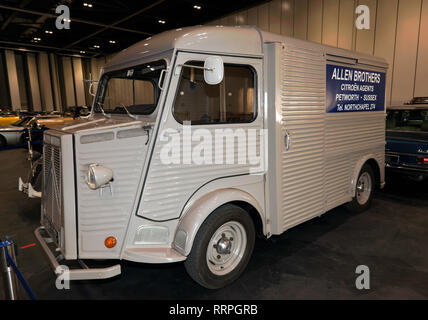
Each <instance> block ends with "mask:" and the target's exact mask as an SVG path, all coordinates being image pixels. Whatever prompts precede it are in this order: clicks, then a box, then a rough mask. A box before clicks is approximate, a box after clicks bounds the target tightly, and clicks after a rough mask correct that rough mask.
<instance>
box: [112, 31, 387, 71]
mask: <svg viewBox="0 0 428 320" xmlns="http://www.w3.org/2000/svg"><path fill="white" fill-rule="evenodd" d="M269 42H279V43H284V42H288V43H296V44H300V45H301V46H304V47H312V48H316V47H318V48H322V49H324V50H325V52H326V54H329V55H332V56H339V57H340V56H344V57H347V58H351V59H360V60H363V61H365V62H366V63H368V64H372V65H378V66H381V67H387V64H386V62H385V60H384V59H381V58H376V57H374V56H371V55H366V54H361V53H356V52H353V51H349V50H344V49H339V48H336V47H331V46H326V45H322V44H319V43H315V42H310V41H305V40H299V39H295V38H289V37H285V36H282V35H279V34H274V33H270V32H265V31H261V30H260V29H259V28H257V27H254V26H235V27H226V26H195V27H186V28H179V29H175V30H170V31H165V32H162V33H160V34H157V35H155V36H153V37H149V38H147V39H145V40H142V41H140V42H137V43H136V44H134V45H132V46H130V47H128V48H126V49H124V50H122V51H120V52H119V53H117V54H116V55H115V56H114V57H113V58H112V59H111V60H110V61H109V62H108V63H107V65H106V69H109V68H110V67H113V68H114V67H116V66H119V65H122V64H126V63H129V62H131V61H138V60H140V59H144V58H146V57H149V56H153V55H157V54H160V53H163V52H166V51H169V50H172V49H178V50H187V51H203V52H212V53H218V54H239V55H248V56H257V55H259V56H260V55H262V54H263V43H269Z"/></svg>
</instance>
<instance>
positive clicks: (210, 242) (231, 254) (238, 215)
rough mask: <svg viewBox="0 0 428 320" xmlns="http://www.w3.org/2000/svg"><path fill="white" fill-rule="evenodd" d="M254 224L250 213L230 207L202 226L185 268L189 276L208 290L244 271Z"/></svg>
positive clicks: (226, 283) (236, 276)
mask: <svg viewBox="0 0 428 320" xmlns="http://www.w3.org/2000/svg"><path fill="white" fill-rule="evenodd" d="M254 239H255V230H254V224H253V221H252V219H251V217H250V216H249V215H248V213H247V212H246V211H245V210H244V209H242V208H240V207H238V206H235V205H232V204H227V205H224V206H222V207H220V208H218V209H216V210H215V211H214V212H213V213H212V214H211V215H210V216H209V217H208V218H207V219H206V220H205V222H204V223H203V224H202V226H201V227H200V229H199V231H198V233H197V235H196V237H195V240H194V242H193V247H192V251H191V252H190V254H189V256H188V257H187V260H186V261H185V263H184V265H185V267H186V270H187V272H188V273H189V275H190V276H191V277H192V278H193V280H195V281H196V282H198V283H199V284H200V285H202V286H204V287H206V288H209V289H218V288H222V287H224V286H226V285H228V284H230V283H232V282H233V281H235V280H236V279H237V278H238V277H239V276H240V275H241V274H242V272H243V271H244V269H245V267H246V266H247V264H248V261H249V260H250V257H251V254H252V252H253V248H254Z"/></svg>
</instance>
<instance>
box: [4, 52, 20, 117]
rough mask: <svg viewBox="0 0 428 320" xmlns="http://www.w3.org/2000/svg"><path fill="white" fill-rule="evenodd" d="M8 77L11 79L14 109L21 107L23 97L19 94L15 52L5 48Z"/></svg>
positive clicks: (11, 99)
mask: <svg viewBox="0 0 428 320" xmlns="http://www.w3.org/2000/svg"><path fill="white" fill-rule="evenodd" d="M4 53H5V58H6V68H7V77H8V81H9V90H10V103H11V105H12V109H13V110H19V109H21V98H20V96H19V85H18V73H17V71H16V61H15V53H14V52H13V51H12V50H5V51H4Z"/></svg>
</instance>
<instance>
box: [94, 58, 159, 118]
mask: <svg viewBox="0 0 428 320" xmlns="http://www.w3.org/2000/svg"><path fill="white" fill-rule="evenodd" d="M165 68H166V63H165V61H164V60H159V61H155V62H151V63H147V64H143V65H140V66H137V67H131V68H127V69H123V70H119V71H113V72H109V73H106V74H104V75H103V77H102V78H101V80H100V83H99V90H98V92H97V96H96V100H95V104H94V111H95V112H105V113H119V114H126V113H127V111H128V112H130V113H131V114H142V115H149V114H151V113H153V112H154V111H155V110H156V106H157V102H158V99H159V88H158V85H157V84H158V80H159V77H160V75H161V72H162V70H164V69H165Z"/></svg>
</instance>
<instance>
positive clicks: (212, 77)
mask: <svg viewBox="0 0 428 320" xmlns="http://www.w3.org/2000/svg"><path fill="white" fill-rule="evenodd" d="M223 77H224V64H223V59H222V58H221V57H219V56H212V57H208V58H206V59H205V63H204V80H205V82H206V83H208V84H210V85H216V84H219V83H220V82H222V81H223Z"/></svg>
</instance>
